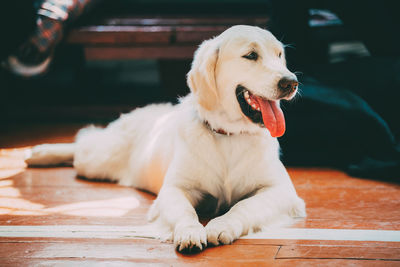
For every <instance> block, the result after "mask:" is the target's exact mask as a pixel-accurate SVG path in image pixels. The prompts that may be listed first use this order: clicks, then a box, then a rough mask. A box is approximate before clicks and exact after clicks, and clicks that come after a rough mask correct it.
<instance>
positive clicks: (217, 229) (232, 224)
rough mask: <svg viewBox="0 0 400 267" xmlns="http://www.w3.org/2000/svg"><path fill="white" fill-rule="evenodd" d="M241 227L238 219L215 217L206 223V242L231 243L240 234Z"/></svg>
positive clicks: (216, 243)
mask: <svg viewBox="0 0 400 267" xmlns="http://www.w3.org/2000/svg"><path fill="white" fill-rule="evenodd" d="M242 229H243V227H242V224H241V222H240V221H233V220H228V219H225V218H223V217H217V218H215V219H212V220H211V221H210V222H209V223H208V224H207V225H206V232H207V242H208V243H211V244H214V245H216V246H218V245H220V244H224V245H227V244H231V243H232V242H233V241H235V240H236V239H238V238H239V237H240V236H241V235H242Z"/></svg>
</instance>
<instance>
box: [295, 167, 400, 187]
mask: <svg viewBox="0 0 400 267" xmlns="http://www.w3.org/2000/svg"><path fill="white" fill-rule="evenodd" d="M288 172H289V175H290V176H291V177H294V178H295V179H293V183H294V185H295V186H296V188H298V189H307V188H308V189H314V188H315V189H320V188H322V187H329V188H358V189H363V188H376V189H380V188H384V187H386V188H400V185H398V184H393V183H387V182H384V181H379V180H370V179H363V178H358V177H351V176H349V175H347V174H346V173H344V172H342V171H339V170H334V169H326V168H298V167H297V168H289V169H288Z"/></svg>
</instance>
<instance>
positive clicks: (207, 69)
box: [187, 39, 219, 110]
mask: <svg viewBox="0 0 400 267" xmlns="http://www.w3.org/2000/svg"><path fill="white" fill-rule="evenodd" d="M218 52H219V48H218V44H217V42H216V40H215V39H211V40H207V41H204V42H203V43H202V44H201V45H200V47H199V48H198V49H197V51H196V52H195V55H194V59H193V63H192V68H191V70H190V71H189V73H188V74H187V84H188V86H189V88H190V90H191V91H192V92H193V93H194V94H195V95H196V97H197V101H198V102H199V104H200V105H201V106H203V107H204V108H205V109H207V110H212V109H214V107H215V106H216V104H217V100H218V92H217V86H216V82H215V66H216V64H217V60H218Z"/></svg>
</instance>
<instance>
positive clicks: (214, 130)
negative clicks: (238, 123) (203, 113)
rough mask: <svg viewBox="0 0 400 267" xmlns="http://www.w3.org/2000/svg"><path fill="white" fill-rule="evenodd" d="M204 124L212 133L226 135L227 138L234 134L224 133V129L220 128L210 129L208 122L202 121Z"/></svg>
mask: <svg viewBox="0 0 400 267" xmlns="http://www.w3.org/2000/svg"><path fill="white" fill-rule="evenodd" d="M204 124H205V125H206V126H207V128H208V129H210V130H211V131H213V132H214V133H217V134H222V135H227V136H231V135H234V133H231V132H227V131H225V130H224V129H221V128H220V129H214V128H213V127H211V125H210V123H209V122H208V121H204Z"/></svg>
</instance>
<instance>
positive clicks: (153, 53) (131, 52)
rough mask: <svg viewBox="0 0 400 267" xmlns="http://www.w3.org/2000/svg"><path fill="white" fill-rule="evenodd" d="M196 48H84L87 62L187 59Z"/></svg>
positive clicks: (191, 46)
mask: <svg viewBox="0 0 400 267" xmlns="http://www.w3.org/2000/svg"><path fill="white" fill-rule="evenodd" d="M196 48H197V47H196V46H193V45H189V46H159V47H152V46H147V47H125V46H124V47H86V48H85V56H86V59H88V60H109V59H188V58H192V57H193V54H194V51H195V50H196Z"/></svg>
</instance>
